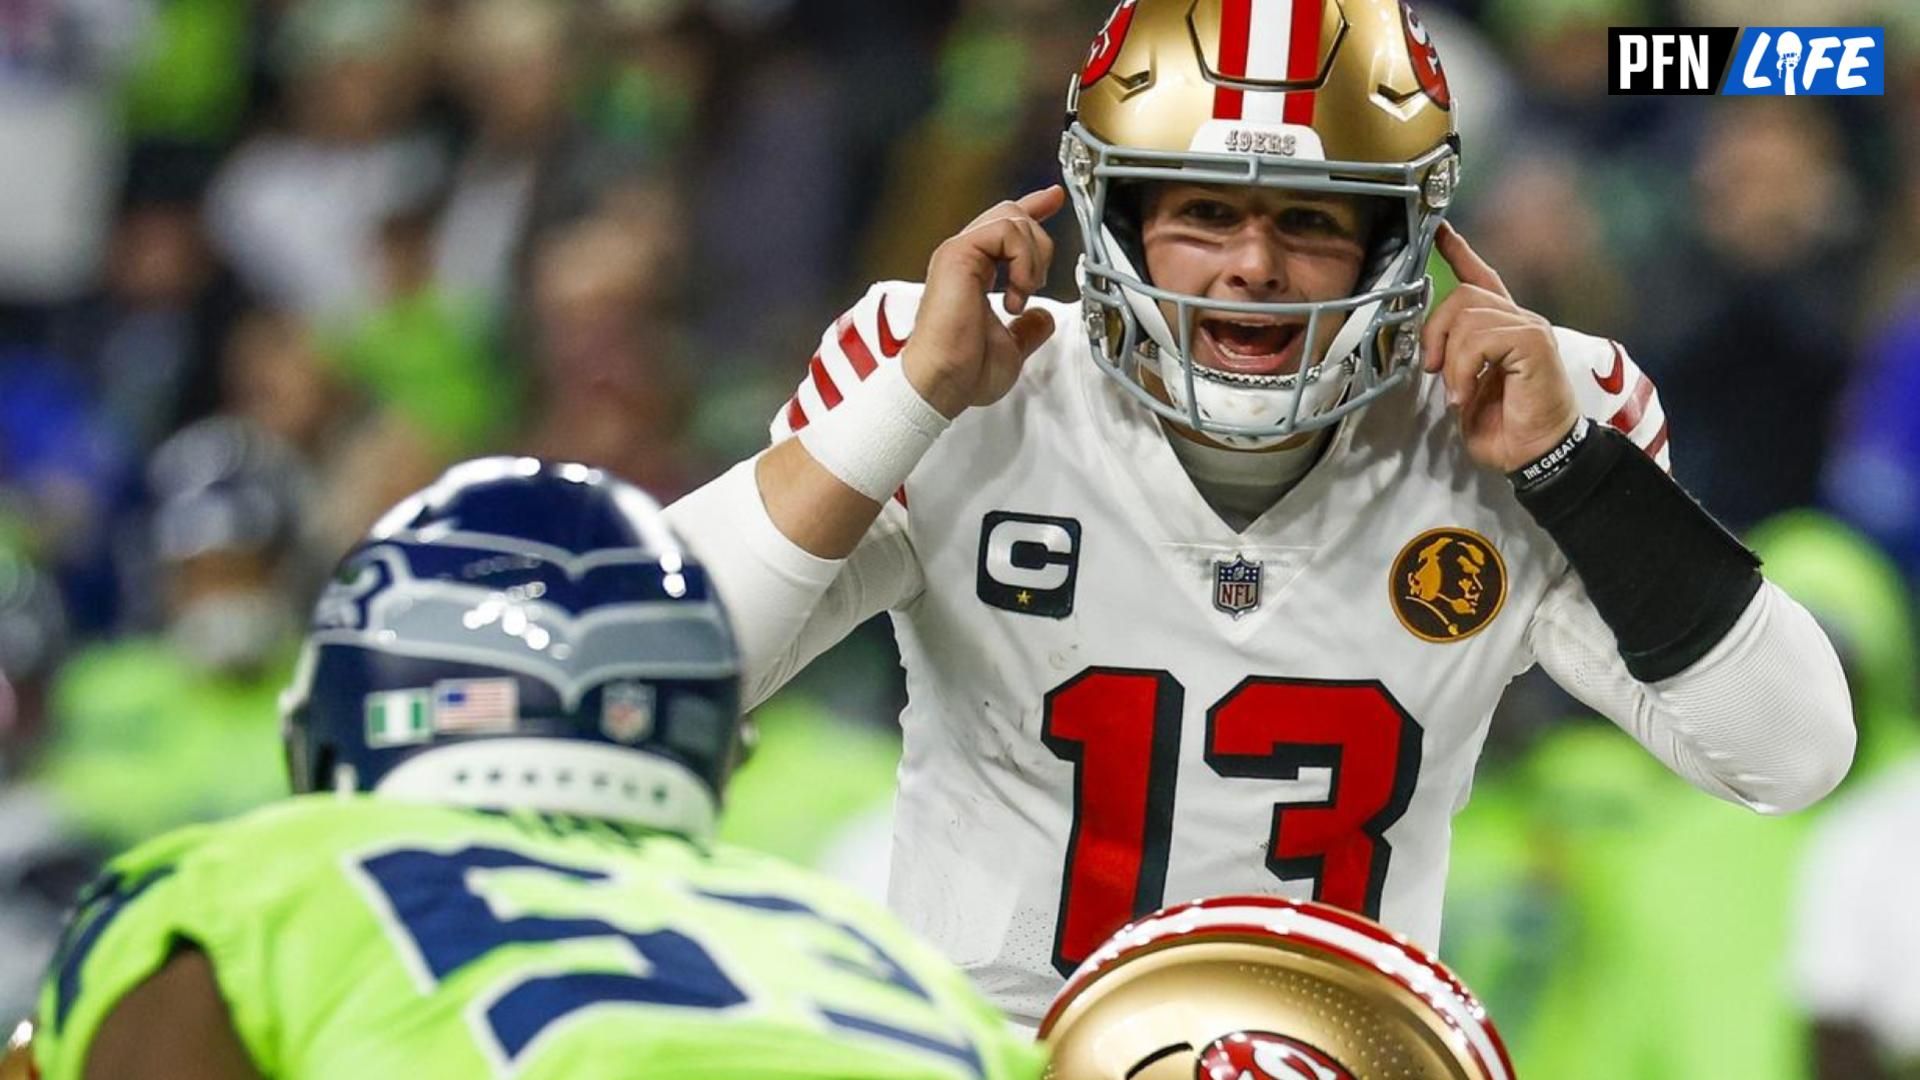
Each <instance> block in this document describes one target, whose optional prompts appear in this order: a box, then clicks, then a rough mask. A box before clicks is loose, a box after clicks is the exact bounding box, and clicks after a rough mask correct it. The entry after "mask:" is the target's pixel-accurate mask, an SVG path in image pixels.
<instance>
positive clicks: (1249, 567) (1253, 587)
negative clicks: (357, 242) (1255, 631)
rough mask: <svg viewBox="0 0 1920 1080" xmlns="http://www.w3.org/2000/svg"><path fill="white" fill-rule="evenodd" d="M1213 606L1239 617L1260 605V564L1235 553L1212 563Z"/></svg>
mask: <svg viewBox="0 0 1920 1080" xmlns="http://www.w3.org/2000/svg"><path fill="white" fill-rule="evenodd" d="M1213 606H1214V607H1217V608H1219V609H1220V610H1221V611H1224V612H1226V613H1227V614H1229V615H1231V616H1233V617H1234V618H1236V619H1237V618H1239V617H1240V616H1242V615H1245V614H1246V613H1247V612H1249V611H1252V610H1253V609H1254V608H1257V607H1259V606H1260V564H1259V563H1257V562H1248V561H1247V558H1246V556H1244V555H1235V556H1234V557H1233V561H1232V562H1222V561H1220V560H1218V559H1215V560H1214V563H1213Z"/></svg>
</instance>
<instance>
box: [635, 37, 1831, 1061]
mask: <svg viewBox="0 0 1920 1080" xmlns="http://www.w3.org/2000/svg"><path fill="white" fill-rule="evenodd" d="M1455 107H1456V106H1455V102H1454V100H1453V96H1452V93H1451V91H1450V90H1449V88H1448V84H1447V80H1446V74H1445V71H1444V69H1443V67H1442V66H1441V62H1440V59H1439V55H1438V53H1437V52H1436V49H1435V42H1434V41H1433V40H1432V36H1431V35H1430V34H1429V32H1428V31H1427V30H1426V28H1425V27H1424V26H1423V25H1422V24H1421V22H1420V21H1419V19H1418V17H1417V16H1416V15H1415V14H1414V12H1413V11H1412V10H1411V9H1410V8H1408V7H1406V6H1404V5H1403V4H1402V3H1400V2H1398V0H1126V2H1124V3H1121V4H1120V5H1119V7H1118V8H1117V9H1116V10H1115V11H1114V13H1113V15H1112V16H1111V18H1110V19H1109V20H1108V22H1107V24H1106V26H1105V27H1104V28H1103V29H1102V30H1101V31H1100V33H1099V36H1098V37H1097V38H1096V39H1095V41H1094V44H1093V47H1092V49H1090V50H1089V55H1088V59H1087V61H1086V63H1085V65H1084V67H1083V69H1082V70H1080V71H1079V72H1077V73H1076V74H1075V75H1074V76H1073V79H1072V84H1071V88H1070V90H1069V95H1068V122H1067V126H1066V129H1065V131H1064V132H1063V135H1062V139H1061V143H1060V158H1061V168H1062V178H1063V184H1062V186H1057V187H1053V188H1049V189H1046V190H1044V191H1038V192H1034V193H1032V194H1030V195H1027V196H1025V197H1024V198H1021V199H1019V200H1016V201H1009V202H1006V203H1002V204H1000V205H999V206H996V207H994V208H992V209H990V210H988V211H986V212H985V213H984V214H982V215H981V216H980V217H979V218H978V219H977V220H975V221H974V222H973V223H972V224H971V225H969V226H968V227H967V228H966V229H964V230H963V231H961V232H960V233H958V234H957V235H955V236H954V237H952V238H951V239H949V240H947V241H946V242H945V243H943V244H941V245H940V247H939V248H938V249H937V250H935V251H934V253H933V255H932V258H931V260H930V262H929V265H928V270H927V279H926V281H925V283H924V284H903V283H897V282H887V283H882V284H879V285H876V286H874V287H873V288H872V289H871V290H870V291H869V292H868V293H867V294H866V295H865V297H864V298H862V299H861V300H860V301H859V302H858V303H857V304H855V306H854V307H853V308H852V310H850V311H848V312H847V313H846V314H845V315H844V316H842V317H841V318H840V319H839V320H838V321H837V322H836V323H835V324H834V325H833V326H832V327H831V328H830V329H829V330H828V331H827V333H826V335H825V337H824V338H823V339H822V341H821V344H820V348H819V351H818V352H817V353H816V354H815V355H814V356H813V357H812V358H811V360H810V361H809V363H808V364H807V371H806V374H805V376H804V378H803V380H802V382H801V383H800V387H799V389H798V391H797V392H796V393H795V395H794V397H793V399H792V400H791V402H789V403H788V404H787V406H786V407H785V408H784V409H783V410H781V412H780V414H779V415H778V416H777V417H776V418H775V421H774V424H773V429H772V435H773V440H774V445H773V446H772V447H771V448H770V449H768V450H767V451H765V452H763V453H761V454H759V455H756V456H755V457H754V458H753V459H751V460H749V461H747V462H743V463H741V464H740V465H739V466H738V467H736V468H735V469H733V470H731V471H730V472H728V473H727V474H726V475H724V476H722V477H721V478H719V479H717V480H716V481H714V482H713V483H711V484H709V485H707V486H706V487H704V488H702V489H700V490H698V491H696V492H694V493H692V494H690V495H688V496H687V497H686V498H684V499H682V500H681V501H680V502H678V503H676V504H675V505H674V506H672V507H669V508H668V511H667V512H668V516H669V518H670V519H671V520H673V521H674V523H675V526H676V528H677V529H678V530H679V531H680V533H681V535H683V536H685V537H686V538H687V541H688V543H689V545H690V546H691V547H692V548H693V549H694V550H695V551H696V552H698V553H699V554H700V555H701V556H702V558H703V559H704V560H705V562H706V563H707V565H709V566H710V567H712V568H713V573H714V574H715V576H716V579H717V580H718V583H719V585H720V588H721V590H722V591H723V592H724V593H725V595H726V596H727V597H728V599H729V601H730V602H731V603H732V604H733V605H734V611H735V615H736V619H737V624H738V628H739V632H740V635H741V641H742V649H743V653H744V657H745V663H746V672H745V683H746V687H747V698H748V700H749V703H753V702H757V701H759V700H761V699H763V698H764V697H766V696H767V695H768V694H769V693H771V692H772V691H773V690H774V689H775V688H777V687H778V686H779V685H780V684H781V683H783V682H784V681H785V680H786V679H787V678H789V677H790V676H791V675H792V674H793V673H794V672H795V671H796V670H797V669H798V668H799V667H801V666H802V665H804V664H806V663H807V662H808V661H810V660H811V659H812V658H813V657H814V656H816V655H818V654H819V653H820V652H821V651H823V650H824V649H826V648H827V647H828V646H829V645H831V644H833V643H834V642H835V641H837V640H839V639H840V638H841V637H842V636H843V635H845V634H846V633H847V632H848V631H849V630H850V629H852V628H853V627H855V626H857V625H858V624H860V623H861V622H862V621H863V620H865V619H866V618H868V617H870V616H871V615H874V614H876V613H878V612H881V611H887V612H890V613H891V614H892V617H893V622H894V628H895V631H896V636H897V638H898V640H899V644H900V650H901V654H902V657H903V659H904V662H905V667H906V676H907V688H908V692H909V697H910V703H909V705H908V706H907V709H906V711H905V714H904V715H903V716H902V718H901V722H902V725H903V728H904V735H905V756H904V761H903V764H902V767H901V771H900V790H899V796H898V800H897V804H896V815H895V835H894V847H893V853H892V865H891V881H890V886H889V903H890V904H891V905H892V906H893V907H894V908H895V909H896V910H897V911H898V912H899V913H900V914H901V915H902V916H903V917H904V918H905V919H906V920H907V921H908V923H909V924H910V925H912V926H914V927H916V928H917V929H919V930H921V931H922V932H924V933H925V934H927V935H928V936H930V937H931V938H932V939H933V940H934V941H935V942H937V943H938V944H939V945H940V946H941V947H943V948H944V949H945V950H946V952H947V954H948V955H949V956H950V957H952V958H953V959H954V960H956V961H957V962H959V963H960V964H961V965H962V966H963V967H964V968H966V969H967V970H968V971H969V973H970V974H971V975H972V976H973V977H974V979H975V982H976V984H977V985H979V986H981V987H982V988H984V989H985V990H986V991H987V992H988V994H989V996H991V997H992V998H993V999H994V1000H995V1001H996V1002H997V1003H998V1004H1000V1005H1001V1006H1002V1007H1004V1008H1006V1009H1007V1010H1008V1011H1009V1012H1011V1013H1012V1014H1013V1015H1014V1016H1015V1017H1016V1018H1019V1019H1021V1020H1023V1021H1024V1022H1026V1023H1030V1024H1031V1023H1036V1022H1037V1021H1038V1020H1039V1018H1040V1016H1041V1012H1042V1010H1043V1009H1044V1008H1045V1005H1046V1002H1047V1001H1048V1000H1049V999H1050V998H1051V997H1052V996H1053V994H1054V992H1055V991H1056V990H1058V989H1059V987H1060V985H1061V980H1062V978H1063V976H1064V975H1065V973H1067V972H1069V971H1072V970H1073V969H1074V967H1075V966H1076V965H1077V964H1079V963H1080V962H1081V961H1083V960H1085V959H1086V957H1087V955H1088V954H1089V953H1090V952H1091V951H1092V950H1093V948H1094V947H1095V946H1096V945H1098V944H1099V942H1100V941H1101V940H1103V939H1104V938H1105V937H1106V936H1107V935H1108V934H1110V933H1111V932H1112V931H1113V930H1114V929H1115V928H1117V927H1119V926H1121V925H1122V924H1124V923H1125V922H1127V921H1128V920H1129V919H1132V918H1136V917H1138V916H1140V915H1143V914H1145V913H1148V912H1151V911H1154V910H1156V909H1158V908H1160V907H1161V906H1163V905H1164V904H1166V903H1169V902H1175V901H1178V900H1181V899H1184V898H1191V897H1197V896H1209V895H1221V894H1228V893H1236V894H1238V893H1252V894H1270V895H1284V896H1291V897H1298V898H1307V899H1314V900H1318V901H1323V902H1326V903H1329V904H1333V905H1336V906H1339V907H1341V908H1345V909H1347V910H1350V911H1354V912H1358V913H1360V914H1363V915H1365V916H1367V917H1370V918H1374V919H1378V920H1379V921H1381V922H1383V923H1385V924H1386V925H1388V926H1390V927H1392V928H1393V929H1395V930H1396V931H1399V932H1402V933H1405V934H1408V935H1410V936H1411V937H1412V939H1413V940H1415V941H1418V942H1421V943H1424V944H1427V945H1433V944H1434V943H1435V942H1436V941H1437V939H1438V937H1439V933H1440V909H1441V895H1442V888H1443V885H1444V882H1445V878H1446V869H1447V851H1448V839H1449V819H1450V817H1451V815H1452V814H1453V813H1454V812H1455V811H1456V810H1457V809H1459V807H1460V806H1461V805H1463V803H1464V802H1465V800H1466V798H1467V794H1468V789H1469V787H1470V785H1471V781H1472V777H1473V770H1474V764H1475V762H1476V760H1477V758H1478V756H1479V753H1480V748H1481V745H1482V743H1483V741H1484V739H1485V737H1486V734H1487V725H1488V721H1489V717H1490V716H1491V714H1492V711H1493V708H1494V705H1495V703H1496V702H1497V701H1498V700H1499V698H1500V695H1501V692H1502V690H1503V689H1504V687H1505V686H1506V685H1507V683H1508V682H1509V681H1510V680H1512V679H1513V678H1514V677H1515V676H1517V675H1519V674H1521V673H1522V672H1524V671H1526V670H1528V669H1529V668H1531V667H1533V666H1535V665H1539V666H1541V667H1543V668H1544V669H1545V670H1546V671H1547V672H1548V673H1549V674H1550V675H1551V676H1552V677H1553V678H1554V679H1556V680H1557V681H1558V682H1559V683H1560V684H1561V685H1562V686H1564V687H1566V688H1567V689H1568V690H1569V691H1571V692H1572V693H1573V694H1575V695H1576V696H1577V697H1579V698H1581V699H1582V700H1583V701H1585V702H1587V703H1588V704H1589V705H1591V706H1592V707H1593V708H1595V709H1597V710H1599V711H1600V712H1602V713H1604V714H1606V715H1607V716H1609V717H1611V718H1612V719H1613V720H1614V721H1615V722H1616V723H1617V724H1619V725H1620V726H1621V727H1622V728H1624V729H1625V730H1626V731H1628V732H1629V733H1631V734H1632V735H1633V736H1634V737H1635V738H1636V739H1638V740H1639V741H1640V742H1641V743H1642V744H1644V745H1645V746H1646V747H1647V749H1648V750H1649V751H1651V752H1652V753H1653V754H1655V755H1656V756H1658V757H1659V759H1660V760H1661V761H1663V762H1664V763H1665V764H1666V765H1667V766H1668V767H1670V768H1671V769H1673V770H1674V771H1675V772H1677V773H1678V774H1679V775H1681V776H1683V777H1685V778H1686V779H1687V780H1689V781H1690V782H1692V783H1693V784H1695V785H1696V786H1698V787H1700V788H1701V789H1703V790H1705V791H1708V792H1711V793H1713V794H1715V795H1718V796H1720V797H1721V798H1724V799H1728V800H1731V801H1734V802H1737V803H1740V804H1742V805H1745V806H1749V807H1752V808H1754V809H1756V810H1761V811H1766V812H1781V811H1786V810H1791V809H1793V808H1796V807H1800V806H1804V805H1806V804H1808V803H1810V802H1812V801H1813V800H1815V799H1818V798H1819V797H1820V796H1821V795H1823V794H1824V793H1825V792H1827V791H1828V790H1830V789H1831V788H1832V787H1833V786H1834V784H1835V783H1837V782H1838V780H1839V778H1840V776H1841V775H1842V774H1843V773H1844V772H1845V770H1846V768H1847V764H1848V762H1849V760H1850V757H1851V754H1852V749H1853V728H1852V724H1851V718H1850V714H1849V705H1848V699H1847V693H1846V687H1845V684H1844V679H1843V677H1842V675H1841V671H1840V667H1839V664H1838V661H1837V660H1836V659H1835V657H1834V653H1833V650H1832V648H1831V647H1830V645H1829V644H1828V643H1827V641H1826V640H1825V638H1824V636H1823V635H1822V634H1821V632H1820V629H1819V627H1818V626H1817V625H1816V624H1815V623H1814V621H1813V620H1812V618H1811V617H1809V616H1808V615H1807V613H1806V612H1805V611H1804V610H1803V609H1801V608H1800V607H1798V606H1797V605H1795V604H1794V603H1793V602H1792V601H1791V600H1790V599H1789V598H1787V597H1786V596H1785V595H1784V594H1783V593H1781V592H1780V591H1779V590H1777V589H1775V588H1773V587H1772V586H1770V585H1768V584H1767V583H1766V582H1765V581H1764V579H1763V578H1762V576H1761V575H1760V573H1759V570H1758V565H1757V563H1756V561H1755V560H1754V559H1753V558H1752V556H1751V555H1750V553H1749V552H1747V550H1746V549H1745V548H1744V547H1742V546H1741V545H1740V544H1739V543H1738V542H1737V541H1736V540H1734V539H1733V538H1732V537H1731V536H1730V535H1728V534H1727V533H1726V531H1725V530H1724V529H1722V528H1721V527H1720V526H1719V525H1718V523H1717V522H1715V521H1714V520H1713V518H1712V517H1710V516H1709V515H1708V514H1707V513H1706V512H1705V511H1704V510H1702V509H1701V508H1700V506H1699V505H1698V504H1697V503H1695V502H1694V501H1693V500H1692V499H1691V498H1690V497H1689V496H1688V495H1687V494H1686V493H1685V492H1684V491H1683V490H1682V489H1681V488H1680V487H1679V486H1678V485H1677V484H1676V483H1675V482H1674V481H1673V479H1672V478H1671V477H1670V476H1669V475H1668V473H1667V472H1666V466H1667V464H1668V461H1669V456H1670V452H1671V451H1670V448H1669V445H1668V427H1667V418H1666V415H1665V413H1664V411H1663V410H1662V408H1661V406H1660V401H1659V398H1658V396H1657V394H1656V393H1655V392H1654V387H1653V384H1652V383H1651V382H1650V381H1649V380H1648V379H1647V378H1646V376H1645V375H1644V374H1643V373H1642V372H1641V371H1640V369H1639V368H1638V367H1637V366H1636V365H1635V364H1634V362H1633V360H1632V359H1631V358H1629V357H1628V355H1627V353H1626V350H1625V349H1624V348H1622V347H1621V346H1620V345H1618V344H1616V343H1614V342H1613V341H1610V340H1607V339H1604V338H1598V337H1591V336H1588V335H1586V334H1581V333H1576V332H1574V331H1571V330H1566V329H1561V328H1557V327H1554V326H1552V325H1550V324H1549V323H1548V322H1547V320H1545V319H1544V318H1542V317H1540V316H1539V315H1537V314H1534V313H1533V312H1530V311H1528V310H1527V309H1526V308H1524V307H1522V306H1521V305H1520V303H1519V302H1518V301H1516V300H1515V299H1514V298H1513V297H1512V296H1511V295H1509V294H1508V292H1507V289H1506V288H1505V286H1504V284H1503V283H1502V281H1501V279H1500V276H1499V274H1498V273H1497V272H1495V270H1494V269H1493V268H1492V267H1491V266H1489V265H1488V264H1487V263H1486V262H1485V261H1484V260H1482V259H1481V258H1480V257H1479V255H1478V254H1477V253H1476V252H1475V251H1474V250H1473V249H1472V247H1471V246H1470V245H1469V244H1468V242H1467V240H1466V239H1465V238H1464V237H1463V236H1461V235H1460V234H1459V233H1458V232H1455V231H1453V230H1452V229H1451V228H1450V227H1449V226H1447V225H1446V224H1445V223H1444V222H1443V217H1444V214H1445V212H1446V210H1447V208H1448V206H1449V204H1450V203H1451V202H1452V200H1453V198H1454V195H1455V192H1456V189H1457V186H1458V184H1459V183H1460V178H1461V171H1460V161H1461V152H1462V149H1461V147H1460V146H1459V144H1458V139H1457V138H1456V136H1455V134H1454V124H1453V111H1454V109H1455ZM1068 206H1071V208H1072V210H1071V217H1072V219H1073V221H1074V222H1075V224H1076V225H1077V227H1078V229H1079V230H1080V233H1081V237H1082V240H1083V244H1084V248H1085V251H1086V255H1085V257H1084V259H1083V261H1082V262H1081V264H1080V266H1079V268H1078V283H1079V287H1080V297H1081V298H1080V300H1079V301H1078V302H1076V303H1072V304H1062V303H1056V302H1054V301H1051V300H1047V299H1045V298H1042V297H1040V296H1038V295H1037V294H1038V292H1039V290H1040V289H1041V288H1042V286H1043V284H1044V282H1045V280H1046V274H1047V267H1048V264H1049V261H1050V260H1051V258H1052V253H1053V243H1052V240H1051V239H1050V238H1049V236H1048V235H1047V233H1046V231H1045V228H1044V227H1043V224H1042V223H1043V221H1044V220H1045V219H1046V218H1047V217H1049V216H1051V215H1054V214H1057V213H1059V212H1061V211H1063V210H1065V209H1066V208H1067V207H1068ZM1435 250H1437V251H1438V252H1439V254H1440V256H1441V257H1443V258H1444V259H1446V260H1447V261H1448V263H1449V264H1450V265H1451V266H1452V267H1453V269H1454V271H1455V273H1456V275H1457V276H1458V278H1459V280H1460V282H1461V284H1460V286H1459V287H1458V288H1457V289H1455V290H1454V291H1453V292H1451V293H1450V294H1449V295H1448V296H1447V297H1445V298H1444V299H1441V300H1438V301H1436V300H1435V298H1434V296H1433V293H1432V286H1431V284H1430V281H1429V279H1428V277H1427V275H1426V266H1427V260H1428V256H1429V253H1430V252H1432V251H1435ZM1002 273H1004V275H1005V280H1006V283H1007V284H1006V291H1005V292H1004V294H994V293H993V292H992V290H993V289H994V282H995V280H996V276H997V275H999V274H1002Z"/></svg>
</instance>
